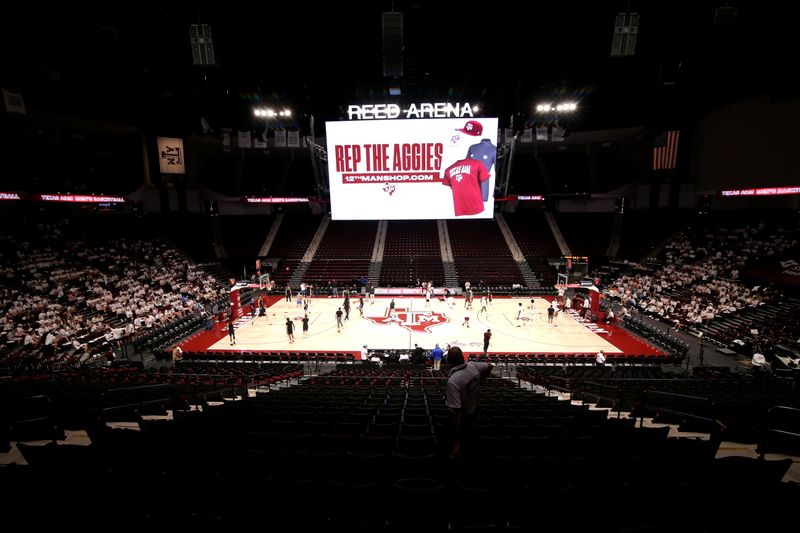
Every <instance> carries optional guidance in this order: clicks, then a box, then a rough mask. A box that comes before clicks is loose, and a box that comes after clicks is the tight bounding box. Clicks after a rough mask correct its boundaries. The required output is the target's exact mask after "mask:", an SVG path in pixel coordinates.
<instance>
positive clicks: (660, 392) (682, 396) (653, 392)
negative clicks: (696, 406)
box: [642, 389, 713, 403]
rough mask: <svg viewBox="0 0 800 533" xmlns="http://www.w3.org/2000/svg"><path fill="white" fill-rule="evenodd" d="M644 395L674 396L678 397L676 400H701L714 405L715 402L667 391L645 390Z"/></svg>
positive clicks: (701, 397) (702, 397)
mask: <svg viewBox="0 0 800 533" xmlns="http://www.w3.org/2000/svg"><path fill="white" fill-rule="evenodd" d="M642 394H661V395H663V396H673V397H676V398H686V399H689V400H700V401H703V402H712V403H713V400H712V399H711V398H706V397H704V396H691V395H689V394H679V393H677V392H666V391H660V390H649V389H645V390H643V391H642Z"/></svg>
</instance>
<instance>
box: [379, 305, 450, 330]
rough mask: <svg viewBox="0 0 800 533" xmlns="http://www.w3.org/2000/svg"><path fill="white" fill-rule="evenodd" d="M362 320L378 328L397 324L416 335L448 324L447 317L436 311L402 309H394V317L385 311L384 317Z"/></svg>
mask: <svg viewBox="0 0 800 533" xmlns="http://www.w3.org/2000/svg"><path fill="white" fill-rule="evenodd" d="M364 318H366V319H367V320H369V321H370V322H372V323H373V324H377V325H379V326H387V325H391V324H397V325H399V326H400V327H402V328H405V329H407V330H408V331H415V332H417V333H430V332H431V328H432V327H434V326H438V325H440V324H446V323H448V322H450V319H449V318H448V317H447V315H445V314H443V313H438V312H436V311H409V310H408V309H406V308H404V307H398V308H397V309H395V313H394V316H391V315H390V314H389V310H388V309H387V310H386V314H385V315H384V316H367V317H364Z"/></svg>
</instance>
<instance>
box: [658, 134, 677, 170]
mask: <svg viewBox="0 0 800 533" xmlns="http://www.w3.org/2000/svg"><path fill="white" fill-rule="evenodd" d="M680 136H681V132H680V131H665V132H663V133H661V135H659V136H658V137H656V138H655V140H654V141H653V170H671V169H674V168H675V167H676V166H677V163H678V139H679V138H680Z"/></svg>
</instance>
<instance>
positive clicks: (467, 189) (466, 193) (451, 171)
mask: <svg viewBox="0 0 800 533" xmlns="http://www.w3.org/2000/svg"><path fill="white" fill-rule="evenodd" d="M488 179H489V172H488V171H487V170H486V167H485V166H484V164H483V163H482V162H481V161H478V160H475V159H462V160H460V161H456V162H455V163H453V164H452V165H450V166H449V167H447V168H446V169H445V171H444V176H443V179H442V184H444V185H446V186H448V187H450V188H451V189H452V190H453V208H454V209H455V212H456V216H461V215H475V214H477V213H480V212H482V211H483V193H482V192H481V182H484V181H486V180H488Z"/></svg>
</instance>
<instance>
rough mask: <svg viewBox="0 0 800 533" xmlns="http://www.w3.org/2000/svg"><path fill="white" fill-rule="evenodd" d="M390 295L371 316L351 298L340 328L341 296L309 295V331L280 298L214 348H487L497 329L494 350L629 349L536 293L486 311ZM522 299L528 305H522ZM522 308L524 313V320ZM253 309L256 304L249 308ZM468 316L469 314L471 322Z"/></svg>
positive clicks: (370, 308)
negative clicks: (553, 309)
mask: <svg viewBox="0 0 800 533" xmlns="http://www.w3.org/2000/svg"><path fill="white" fill-rule="evenodd" d="M391 300H392V299H391V298H388V297H379V298H376V299H375V302H374V303H370V302H369V301H368V300H366V299H365V300H364V316H363V317H361V316H360V315H359V311H358V299H357V298H356V299H351V300H350V302H351V309H350V319H349V320H343V323H344V327H343V328H341V331H339V330H337V327H336V310H337V309H338V308H339V307H340V306H341V304H342V302H343V299H342V298H336V299H332V298H315V299H312V300H310V301H309V309H308V316H309V331H308V336H306V337H304V336H303V332H302V322H301V319H302V318H303V314H304V313H303V309H302V307H299V306H298V305H297V303H296V302H295V301H293V302H286V301H285V300H283V299H282V300H279V301H277V302H275V303H273V304H272V305H271V306H270V307H269V308H268V309H267V316H265V317H256V318H255V319H253V318H252V316H251V315H250V314H249V313H247V314H245V315H243V316H241V317H240V318H239V319H237V321H236V323H235V327H236V344H235V345H231V343H230V341H229V340H228V336H227V335H225V337H224V338H221V339H219V340H217V341H216V342H214V343H213V344H211V345H209V346H208V349H209V350H219V351H228V350H230V351H236V352H241V351H253V352H261V351H337V352H354V353H357V352H359V351H360V350H361V347H362V346H363V345H364V344H366V345H368V347H369V349H370V350H397V349H412V348H413V347H414V344H419V345H420V346H422V347H423V348H425V349H431V348H433V347H434V345H435V344H437V343H438V344H439V345H440V346H441V347H445V345H447V344H451V345H457V346H460V347H461V348H462V349H463V350H464V352H466V353H479V352H482V351H483V334H484V332H485V331H486V330H487V329H491V330H492V339H491V343H490V345H489V352H490V353H595V352H597V351H599V350H604V351H605V352H606V353H610V354H618V353H622V350H620V348H618V347H617V346H615V345H614V344H612V343H611V342H609V340H608V338H609V336H611V335H613V329H616V328H613V327H612V328H605V327H603V326H600V325H597V324H592V323H589V322H584V321H582V319H581V318H580V317H579V316H578V315H577V314H576V313H575V312H574V311H569V312H567V313H564V312H561V313H559V314H558V316H557V317H555V318H554V319H553V322H552V323H548V320H547V307H548V306H549V305H550V302H549V301H548V300H546V299H544V298H533V302H534V312H533V313H531V312H530V305H531V298H529V297H528V298H495V299H494V300H493V302H492V303H491V304H490V305H488V306H487V307H488V309H487V312H485V313H479V311H480V301H479V300H478V299H476V300H475V301H474V302H473V308H472V310H469V309H464V299H463V298H462V299H456V300H455V302H454V305H453V307H452V308H450V307H449V306H448V305H447V303H446V302H445V301H443V300H439V299H434V300H431V302H430V306H429V307H426V305H425V299H424V298H409V297H399V298H395V299H394V302H395V313H394V316H392V315H391V314H390V313H389V304H390V302H391ZM520 304H522V305H521V306H520ZM520 308H521V309H522V313H521V318H519V319H518V314H520V313H519V310H520ZM247 310H248V311H249V308H248V309H247ZM287 317H288V318H291V320H292V321H293V322H294V327H295V335H294V337H295V341H294V342H293V343H290V342H289V338H288V336H287V334H286V319H287ZM465 318H469V321H468V325H467V324H465Z"/></svg>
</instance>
